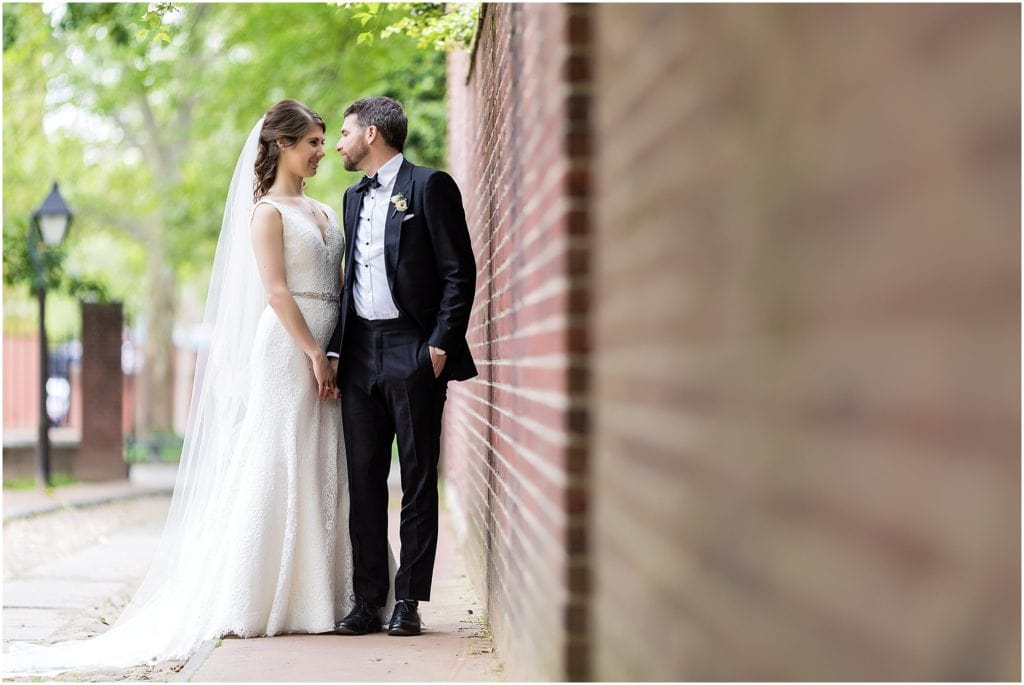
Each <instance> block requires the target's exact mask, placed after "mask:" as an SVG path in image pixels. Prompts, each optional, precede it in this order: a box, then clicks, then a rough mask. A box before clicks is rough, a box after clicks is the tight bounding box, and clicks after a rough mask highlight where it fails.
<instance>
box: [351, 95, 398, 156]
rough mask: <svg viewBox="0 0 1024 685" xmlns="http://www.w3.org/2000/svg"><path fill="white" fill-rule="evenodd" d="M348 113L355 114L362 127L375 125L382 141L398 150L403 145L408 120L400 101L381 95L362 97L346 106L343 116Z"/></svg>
mask: <svg viewBox="0 0 1024 685" xmlns="http://www.w3.org/2000/svg"><path fill="white" fill-rule="evenodd" d="M349 114H355V115H356V118H357V119H358V120H359V125H360V126H363V127H364V128H365V127H367V126H376V127H377V130H378V131H380V134H381V135H382V136H383V137H384V142H386V143H387V144H388V145H390V146H391V147H393V148H394V149H396V150H398V151H399V152H401V151H402V148H404V147H405V138H406V136H407V135H408V134H409V120H408V119H407V118H406V116H405V110H404V109H402V103H401V102H399V101H398V100H395V99H393V98H389V97H385V96H383V95H378V96H376V97H372V98H363V99H362V100H356V101H355V102H353V103H352V104H351V105H349V106H348V109H346V110H345V114H344V116H346V117H347V116H348V115H349Z"/></svg>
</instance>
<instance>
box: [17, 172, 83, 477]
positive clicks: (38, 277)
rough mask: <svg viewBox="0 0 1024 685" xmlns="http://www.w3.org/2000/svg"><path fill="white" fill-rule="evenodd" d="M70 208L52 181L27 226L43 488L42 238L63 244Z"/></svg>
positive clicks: (46, 452)
mask: <svg viewBox="0 0 1024 685" xmlns="http://www.w3.org/2000/svg"><path fill="white" fill-rule="evenodd" d="M71 217H72V214H71V210H70V209H68V206H67V205H66V204H65V203H64V198H63V197H61V195H60V190H58V189H57V184H56V183H54V184H53V188H52V189H51V190H50V194H49V195H47V196H46V199H45V200H43V203H42V204H41V205H39V208H38V209H36V211H35V212H33V213H32V221H31V222H29V228H28V253H29V257H30V258H31V259H32V264H33V266H35V270H36V273H35V283H34V284H33V285H34V286H35V291H36V296H37V297H38V298H39V445H38V457H39V459H38V461H39V463H38V468H39V479H40V481H41V483H42V485H43V487H50V485H52V481H51V479H50V417H49V414H48V413H47V411H46V381H47V380H48V379H49V376H50V350H49V346H48V345H47V342H46V274H45V272H44V270H43V259H42V255H41V254H40V251H39V249H40V248H39V241H40V239H41V240H42V242H43V244H44V245H60V243H61V242H63V241H64V237H65V235H67V230H68V227H69V226H70V225H71Z"/></svg>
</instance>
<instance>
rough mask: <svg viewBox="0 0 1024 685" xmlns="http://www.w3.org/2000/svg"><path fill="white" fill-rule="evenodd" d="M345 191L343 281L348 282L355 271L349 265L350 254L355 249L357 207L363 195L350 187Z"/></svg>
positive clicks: (357, 218)
mask: <svg viewBox="0 0 1024 685" xmlns="http://www.w3.org/2000/svg"><path fill="white" fill-rule="evenodd" d="M345 192H346V194H347V198H348V201H347V204H346V205H345V281H346V282H349V279H350V278H351V276H352V274H354V273H355V272H354V271H353V270H352V269H350V268H349V266H350V265H351V264H352V255H353V254H354V252H355V249H356V224H357V223H358V221H359V208H360V205H361V204H362V202H363V196H362V195H361V194H359V193H357V192H355V191H354V190H351V189H349V190H347V191H345Z"/></svg>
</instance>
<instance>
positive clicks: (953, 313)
mask: <svg viewBox="0 0 1024 685" xmlns="http://www.w3.org/2000/svg"><path fill="white" fill-rule="evenodd" d="M552 11H553V10H552ZM593 11H594V35H595V43H596V45H595V48H594V51H593V57H594V76H595V82H594V126H595V129H594V141H595V153H596V159H595V164H594V198H593V205H592V206H593V210H592V211H593V218H594V250H595V253H594V262H593V264H594V267H593V268H594V278H593V283H594V289H593V305H592V306H593V328H592V331H593V335H592V338H591V341H592V345H593V366H592V384H593V392H594V395H593V406H594V415H593V419H592V425H593V429H594V434H593V436H592V440H593V466H592V471H593V473H592V477H593V480H594V490H593V492H592V496H591V502H592V506H593V513H594V519H593V521H594V528H593V534H592V547H593V553H594V555H595V557H594V564H595V566H594V583H595V588H594V605H595V608H594V616H593V622H592V626H593V648H592V654H593V658H594V669H593V673H592V676H593V677H594V678H597V679H602V680H606V679H613V680H645V679H670V680H720V679H725V680H747V679H754V680H775V679H782V680H790V679H798V680H799V679H810V680H831V679H852V680H876V679H882V680H901V679H913V680H942V679H954V680H986V679H1006V680H1017V679H1018V678H1019V677H1020V652H1019V650H1020V644H1021V636H1020V607H1021V598H1020V558H1021V556H1020V555H1021V550H1020V539H1021V537H1020V535H1021V531H1020V304H1021V303H1020V297H1019V294H1020V201H1021V198H1020V161H1021V160H1020V143H1021V141H1020V9H1019V7H1018V6H1014V5H999V6H982V5H974V6H929V5H913V6H878V5H851V6H843V5H829V6H814V5H796V6H771V5H761V6H743V5H733V6H701V5H689V6H673V5H631V6H626V5H617V4H607V5H599V6H596V7H595V8H594V10H593ZM534 123H535V125H546V124H542V123H541V122H539V121H535V122H534ZM481 152H486V148H483V149H481ZM484 158H485V159H486V155H485V157H484ZM548 163H549V160H548V159H547V158H538V157H532V158H530V166H529V167H528V169H527V170H526V173H527V174H530V173H533V174H539V173H544V171H545V170H546V169H547V167H548ZM526 230H527V231H530V230H532V229H530V228H527V229H526Z"/></svg>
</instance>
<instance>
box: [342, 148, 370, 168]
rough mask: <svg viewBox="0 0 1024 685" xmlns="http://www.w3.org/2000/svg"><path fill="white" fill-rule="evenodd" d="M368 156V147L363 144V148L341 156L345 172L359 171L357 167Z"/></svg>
mask: <svg viewBox="0 0 1024 685" xmlns="http://www.w3.org/2000/svg"><path fill="white" fill-rule="evenodd" d="M368 154H370V146H369V145H367V144H365V143H364V144H363V147H361V148H359V149H357V150H353V151H352V154H351V155H343V156H342V162H343V163H344V165H345V171H359V165H360V164H362V163H363V160H364V159H366V155H368Z"/></svg>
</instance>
